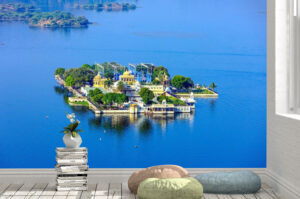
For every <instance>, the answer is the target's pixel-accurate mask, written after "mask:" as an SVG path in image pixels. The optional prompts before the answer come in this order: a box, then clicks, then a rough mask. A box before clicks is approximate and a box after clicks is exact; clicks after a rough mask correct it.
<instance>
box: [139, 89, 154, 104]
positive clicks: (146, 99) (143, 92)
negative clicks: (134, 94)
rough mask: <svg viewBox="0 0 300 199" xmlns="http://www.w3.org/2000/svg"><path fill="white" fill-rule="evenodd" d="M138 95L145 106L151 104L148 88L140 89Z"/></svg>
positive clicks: (150, 94)
mask: <svg viewBox="0 0 300 199" xmlns="http://www.w3.org/2000/svg"><path fill="white" fill-rule="evenodd" d="M139 95H140V96H141V98H142V100H143V102H144V103H145V104H150V103H151V102H152V99H153V98H154V94H153V92H152V91H151V90H149V89H148V88H142V89H141V90H140V92H139Z"/></svg>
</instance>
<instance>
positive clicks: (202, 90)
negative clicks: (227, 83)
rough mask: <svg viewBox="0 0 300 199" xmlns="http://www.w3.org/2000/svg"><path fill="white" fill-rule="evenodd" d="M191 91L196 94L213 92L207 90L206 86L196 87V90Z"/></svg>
mask: <svg viewBox="0 0 300 199" xmlns="http://www.w3.org/2000/svg"><path fill="white" fill-rule="evenodd" d="M193 92H194V93H197V94H214V92H212V91H211V90H209V89H207V88H198V89H197V90H194V91H193Z"/></svg>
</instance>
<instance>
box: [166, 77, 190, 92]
mask: <svg viewBox="0 0 300 199" xmlns="http://www.w3.org/2000/svg"><path fill="white" fill-rule="evenodd" d="M171 83H172V85H173V86H174V87H176V88H178V89H188V88H191V87H193V86H194V82H193V80H192V79H191V78H189V77H184V76H182V75H175V76H174V77H173V78H172V81H171Z"/></svg>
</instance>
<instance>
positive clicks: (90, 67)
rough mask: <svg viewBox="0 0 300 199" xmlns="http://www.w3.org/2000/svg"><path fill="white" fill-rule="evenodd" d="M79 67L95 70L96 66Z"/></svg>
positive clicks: (85, 65) (84, 65)
mask: <svg viewBox="0 0 300 199" xmlns="http://www.w3.org/2000/svg"><path fill="white" fill-rule="evenodd" d="M81 67H82V68H89V69H91V70H95V69H96V65H95V64H94V65H89V64H83V65H82V66H81Z"/></svg>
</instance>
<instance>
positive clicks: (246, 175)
mask: <svg viewBox="0 0 300 199" xmlns="http://www.w3.org/2000/svg"><path fill="white" fill-rule="evenodd" d="M195 178H196V179H197V180H199V182H200V183H201V184H202V185H203V190H204V193H215V194H250V193H256V192H257V191H259V190H260V188H261V180H260V177H259V176H258V175H257V174H255V173H254V172H252V171H235V172H213V173H203V174H200V175H197V176H196V177H195Z"/></svg>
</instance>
